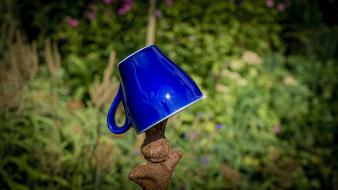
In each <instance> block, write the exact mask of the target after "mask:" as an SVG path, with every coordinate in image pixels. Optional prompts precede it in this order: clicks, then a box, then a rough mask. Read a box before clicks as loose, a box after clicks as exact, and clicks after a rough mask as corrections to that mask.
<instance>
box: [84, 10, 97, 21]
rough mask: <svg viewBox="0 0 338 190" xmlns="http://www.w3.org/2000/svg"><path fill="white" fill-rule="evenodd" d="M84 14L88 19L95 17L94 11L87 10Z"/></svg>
mask: <svg viewBox="0 0 338 190" xmlns="http://www.w3.org/2000/svg"><path fill="white" fill-rule="evenodd" d="M85 16H86V18H87V19H88V20H89V21H93V20H95V18H96V13H95V12H94V11H88V12H86V15H85Z"/></svg>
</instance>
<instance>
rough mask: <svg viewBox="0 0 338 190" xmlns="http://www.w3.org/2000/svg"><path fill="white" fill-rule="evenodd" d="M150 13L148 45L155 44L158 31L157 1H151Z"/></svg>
mask: <svg viewBox="0 0 338 190" xmlns="http://www.w3.org/2000/svg"><path fill="white" fill-rule="evenodd" d="M149 3H150V5H149V11H148V27H147V41H146V44H147V45H150V44H154V43H155V31H156V15H155V11H156V0H150V1H149Z"/></svg>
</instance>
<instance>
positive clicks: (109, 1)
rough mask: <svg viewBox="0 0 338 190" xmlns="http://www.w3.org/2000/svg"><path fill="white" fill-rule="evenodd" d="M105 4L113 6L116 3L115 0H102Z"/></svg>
mask: <svg viewBox="0 0 338 190" xmlns="http://www.w3.org/2000/svg"><path fill="white" fill-rule="evenodd" d="M102 1H103V3H104V4H107V5H109V4H112V3H113V2H114V0H102Z"/></svg>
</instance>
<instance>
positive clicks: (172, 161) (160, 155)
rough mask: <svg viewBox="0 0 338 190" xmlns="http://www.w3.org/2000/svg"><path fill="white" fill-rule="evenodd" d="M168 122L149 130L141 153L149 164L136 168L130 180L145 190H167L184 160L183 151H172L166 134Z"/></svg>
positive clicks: (131, 173)
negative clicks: (177, 168) (170, 180)
mask: <svg viewBox="0 0 338 190" xmlns="http://www.w3.org/2000/svg"><path fill="white" fill-rule="evenodd" d="M166 123H167V120H165V121H163V122H161V123H159V124H158V125H156V126H154V127H152V128H151V129H149V130H147V131H146V132H145V133H146V138H145V139H144V142H143V144H142V146H141V153H142V154H143V156H144V158H145V159H146V160H147V162H148V163H147V164H145V165H140V166H137V167H136V168H134V169H133V170H132V171H131V172H130V173H129V176H128V177H129V179H130V180H132V181H134V182H135V183H137V184H139V185H140V186H141V187H142V189H144V190H166V189H168V184H169V179H170V177H171V175H172V174H173V172H174V169H175V166H176V164H177V163H178V162H179V161H180V159H181V158H182V155H183V154H182V152H181V151H175V150H171V148H170V145H169V142H168V140H167V139H166V137H165V135H164V132H165V127H166Z"/></svg>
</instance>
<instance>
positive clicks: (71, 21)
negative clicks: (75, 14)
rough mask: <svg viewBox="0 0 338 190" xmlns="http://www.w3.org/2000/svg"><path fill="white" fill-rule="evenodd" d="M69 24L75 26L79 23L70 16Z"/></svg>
mask: <svg viewBox="0 0 338 190" xmlns="http://www.w3.org/2000/svg"><path fill="white" fill-rule="evenodd" d="M69 24H70V26H71V27H73V28H76V27H77V26H78V25H79V21H78V20H77V19H75V18H70V19H69Z"/></svg>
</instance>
